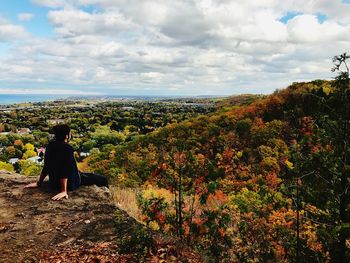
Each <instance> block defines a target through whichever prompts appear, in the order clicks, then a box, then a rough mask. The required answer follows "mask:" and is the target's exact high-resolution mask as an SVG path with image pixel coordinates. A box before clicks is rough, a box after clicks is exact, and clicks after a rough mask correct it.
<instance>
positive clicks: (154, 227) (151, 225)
mask: <svg viewBox="0 0 350 263" xmlns="http://www.w3.org/2000/svg"><path fill="white" fill-rule="evenodd" d="M148 226H149V228H150V229H152V230H153V231H157V230H159V229H160V227H159V225H158V223H157V222H156V221H151V222H149V223H148Z"/></svg>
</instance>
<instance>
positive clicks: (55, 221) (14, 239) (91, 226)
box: [0, 173, 127, 262]
mask: <svg viewBox="0 0 350 263" xmlns="http://www.w3.org/2000/svg"><path fill="white" fill-rule="evenodd" d="M36 179H37V178H30V177H25V176H21V175H16V174H5V173H0V250H1V252H0V262H39V260H40V259H41V260H42V261H43V262H45V260H44V259H43V258H45V255H51V254H52V255H55V253H56V254H60V252H57V251H59V250H60V249H62V250H64V251H66V250H67V248H69V249H72V248H74V247H79V246H80V245H82V244H84V245H90V248H93V246H94V245H96V244H98V246H99V247H100V248H102V250H103V249H107V248H108V249H111V248H113V247H115V246H116V243H117V242H116V241H117V240H116V238H117V235H116V232H115V231H116V228H115V225H114V224H115V222H114V221H115V220H114V219H115V216H116V214H118V213H119V214H120V215H121V216H122V217H127V215H126V214H125V213H124V212H123V211H121V210H119V209H118V208H117V207H116V206H115V205H114V203H113V201H112V199H111V198H110V192H109V190H108V189H107V188H105V187H102V188H99V187H97V186H88V187H86V186H85V187H81V188H79V190H77V191H74V192H70V193H69V198H68V199H64V200H60V201H52V200H51V197H52V196H53V195H54V194H55V193H52V192H50V191H49V189H48V185H47V183H46V184H45V183H44V184H43V186H42V187H41V188H35V189H24V186H25V185H26V184H27V183H29V182H35V180H36ZM101 244H102V245H101ZM55 251H56V252H55ZM62 253H65V252H62ZM113 253H114V254H113ZM116 253H117V252H114V250H113V251H110V256H115V258H116V257H117V254H116ZM47 261H50V260H47ZM52 261H54V260H52ZM77 261H78V262H80V261H79V260H78V258H77Z"/></svg>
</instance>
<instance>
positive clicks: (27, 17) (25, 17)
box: [17, 13, 34, 21]
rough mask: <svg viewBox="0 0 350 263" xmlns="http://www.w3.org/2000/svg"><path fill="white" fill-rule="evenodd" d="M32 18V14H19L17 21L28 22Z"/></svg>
mask: <svg viewBox="0 0 350 263" xmlns="http://www.w3.org/2000/svg"><path fill="white" fill-rule="evenodd" d="M33 17H34V14H32V13H20V14H18V15H17V18H18V20H20V21H30V20H31V19H32V18H33Z"/></svg>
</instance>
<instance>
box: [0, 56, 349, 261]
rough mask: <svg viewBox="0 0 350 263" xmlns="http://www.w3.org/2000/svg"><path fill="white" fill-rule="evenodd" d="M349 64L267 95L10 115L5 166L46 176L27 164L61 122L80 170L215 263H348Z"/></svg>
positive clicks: (35, 109)
mask: <svg viewBox="0 0 350 263" xmlns="http://www.w3.org/2000/svg"><path fill="white" fill-rule="evenodd" d="M349 58H350V57H349V56H347V55H346V54H343V55H340V56H336V57H335V58H334V69H333V70H334V72H335V74H337V76H336V78H335V79H334V80H331V81H326V80H315V81H311V82H300V83H293V84H292V85H290V86H289V87H288V88H286V89H283V90H278V91H276V92H274V93H273V94H272V95H269V96H250V95H242V96H234V97H232V98H228V99H225V100H223V99H219V100H211V99H204V101H203V99H201V100H200V101H187V100H175V101H160V102H159V101H157V102H145V101H143V102H132V104H130V103H124V102H123V103H121V102H118V103H115V102H105V103H102V104H95V105H89V106H88V107H85V106H84V107H82V106H81V105H74V104H73V105H72V104H70V105H60V106H57V105H55V104H53V105H33V106H32V108H30V107H23V108H17V109H14V110H9V109H4V110H3V111H2V112H1V115H2V116H1V117H2V118H1V120H2V124H1V125H0V132H2V134H1V135H0V143H1V146H2V152H1V156H0V157H1V160H2V161H1V163H0V166H1V167H0V169H7V170H10V171H13V170H14V169H16V170H17V171H19V172H21V173H22V174H24V175H37V174H38V173H39V172H40V171H39V170H40V165H41V164H38V163H35V165H34V163H33V162H30V161H26V159H28V158H31V157H34V156H36V155H37V154H38V152H37V149H38V148H40V147H44V146H45V144H46V143H47V142H48V140H49V139H50V135H49V131H50V127H51V126H52V125H54V124H55V123H57V122H60V121H61V120H63V121H64V122H67V123H69V124H70V126H71V127H72V129H73V131H74V138H73V140H72V141H71V144H72V145H73V146H74V147H75V149H76V150H77V160H78V162H79V168H80V169H81V170H83V171H91V172H96V173H99V174H103V175H106V176H108V177H109V178H110V180H111V181H112V182H113V185H114V186H116V187H118V188H117V189H119V190H118V191H121V189H133V190H134V191H133V193H135V194H134V195H135V203H136V205H137V209H138V215H137V216H136V215H135V217H137V219H138V220H139V221H142V222H143V223H144V224H145V225H146V226H147V227H149V228H150V229H152V230H153V231H157V232H159V233H162V234H163V235H168V236H172V237H175V238H176V239H177V240H179V242H181V243H186V244H187V245H188V246H190V247H191V248H193V249H194V250H196V251H199V252H200V253H201V255H202V256H203V259H204V260H205V261H206V262H349V261H350V195H349V192H348V190H349V186H350V146H349V139H350V138H349V120H350V98H349V95H350V82H349V69H348V66H347V64H346V63H347V59H349ZM68 104H69V103H68ZM19 128H29V129H30V130H31V132H30V134H23V135H20V134H18V133H15V132H16V131H17V130H18V129H19ZM11 131H12V132H11ZM82 152H85V153H88V154H86V155H81V153H82ZM15 157H16V158H19V165H17V167H16V165H14V166H13V165H12V164H9V163H8V162H9V160H10V159H11V158H15ZM129 205H131V204H129Z"/></svg>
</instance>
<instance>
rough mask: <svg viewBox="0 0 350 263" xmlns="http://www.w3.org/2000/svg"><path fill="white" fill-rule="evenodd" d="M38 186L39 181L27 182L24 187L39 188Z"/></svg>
mask: <svg viewBox="0 0 350 263" xmlns="http://www.w3.org/2000/svg"><path fill="white" fill-rule="evenodd" d="M37 187H38V183H30V184H27V185H26V186H25V187H24V188H37Z"/></svg>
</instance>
